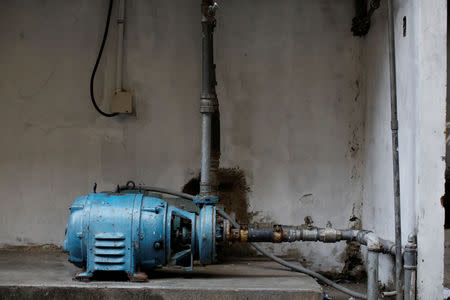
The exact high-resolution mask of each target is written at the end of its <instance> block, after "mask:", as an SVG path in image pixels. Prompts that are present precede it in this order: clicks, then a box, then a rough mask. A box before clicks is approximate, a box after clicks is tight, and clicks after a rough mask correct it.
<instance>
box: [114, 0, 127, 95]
mask: <svg viewBox="0 0 450 300" xmlns="http://www.w3.org/2000/svg"><path fill="white" fill-rule="evenodd" d="M124 23H125V0H119V5H118V13H117V70H116V92H120V91H122V77H123V73H122V72H123V36H124Z"/></svg>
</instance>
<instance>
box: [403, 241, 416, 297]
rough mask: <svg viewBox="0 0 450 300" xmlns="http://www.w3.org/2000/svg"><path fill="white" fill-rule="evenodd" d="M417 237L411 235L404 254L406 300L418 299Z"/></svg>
mask: <svg viewBox="0 0 450 300" xmlns="http://www.w3.org/2000/svg"><path fill="white" fill-rule="evenodd" d="M416 243H417V242H416V236H415V235H414V234H410V235H409V236H408V243H407V244H406V246H405V253H404V271H405V272H404V273H405V274H404V275H405V277H404V278H405V280H404V281H405V288H404V293H405V295H404V296H405V298H404V299H405V300H413V299H416V270H417V244H416Z"/></svg>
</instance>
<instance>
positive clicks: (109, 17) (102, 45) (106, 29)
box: [90, 0, 118, 117]
mask: <svg viewBox="0 0 450 300" xmlns="http://www.w3.org/2000/svg"><path fill="white" fill-rule="evenodd" d="M112 7H113V0H109V8H108V16H107V18H106V26H105V31H104V33H103V40H102V44H101V46H100V50H99V51H98V55H97V60H96V61H95V65H94V69H93V70H92V74H91V83H90V92H91V101H92V105H94V107H95V109H96V110H97V111H98V112H99V113H100V114H101V115H103V116H105V117H114V116H117V115H118V113H111V114H110V113H106V112H104V111H102V110H101V109H100V107H98V105H97V102H96V101H95V97H94V79H95V73H97V68H98V65H99V63H100V59H101V58H102V54H103V49H104V48H105V43H106V39H107V38H108V29H109V22H110V20H111V11H112Z"/></svg>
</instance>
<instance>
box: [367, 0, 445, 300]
mask: <svg viewBox="0 0 450 300" xmlns="http://www.w3.org/2000/svg"><path fill="white" fill-rule="evenodd" d="M446 5H447V3H446V1H440V0H439V1H427V2H426V4H425V3H424V2H423V1H395V37H396V47H397V55H396V59H397V79H398V82H397V89H398V112H399V113H398V114H399V115H398V117H399V153H400V186H401V209H402V222H401V225H402V241H403V244H405V243H406V240H407V237H408V235H409V234H410V233H416V234H417V235H418V259H419V264H418V282H417V286H418V296H419V299H440V298H442V269H443V241H444V234H443V224H444V220H443V212H444V211H443V208H442V206H441V200H440V199H441V196H442V195H443V194H444V168H445V100H446V99H445V94H446V24H447V20H446V11H447V9H446V8H447V6H446ZM377 14H378V16H377V17H376V18H374V20H373V22H372V29H371V33H370V34H369V35H368V36H367V38H366V39H365V40H364V41H363V42H362V44H361V46H362V53H364V54H363V68H364V70H365V72H364V80H363V89H364V97H365V98H366V101H367V106H366V108H367V109H366V117H365V120H366V122H365V141H366V143H365V152H364V153H365V158H364V161H365V162H366V168H365V172H364V198H363V199H364V200H363V207H364V209H363V214H362V221H363V222H362V223H363V227H364V228H366V229H369V230H374V231H375V232H377V233H378V234H379V235H380V236H381V237H383V238H387V239H390V240H394V204H393V184H392V154H391V149H392V142H391V136H390V104H389V101H390V93H389V65H388V63H389V62H388V60H387V56H388V43H387V41H388V40H387V19H386V18H387V11H386V5H384V6H382V7H381V9H380V11H379V12H377ZM392 273H393V264H392V261H391V259H390V258H389V257H386V256H382V257H381V259H380V274H381V280H382V281H383V282H384V283H386V284H389V283H392V280H393V278H392V276H391V275H390V274H392Z"/></svg>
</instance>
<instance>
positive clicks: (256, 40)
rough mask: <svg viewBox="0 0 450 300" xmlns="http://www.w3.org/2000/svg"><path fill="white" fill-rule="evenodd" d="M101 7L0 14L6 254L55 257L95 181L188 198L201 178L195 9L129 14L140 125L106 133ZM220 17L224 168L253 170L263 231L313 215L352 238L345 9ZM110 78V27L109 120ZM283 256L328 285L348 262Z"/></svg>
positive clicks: (355, 203)
mask: <svg viewBox="0 0 450 300" xmlns="http://www.w3.org/2000/svg"><path fill="white" fill-rule="evenodd" d="M106 5H107V1H75V2H74V1H33V2H31V1H1V3H0V17H1V19H2V20H3V22H4V23H5V24H8V26H2V27H0V37H1V39H2V40H3V41H7V42H4V43H2V47H0V66H1V69H2V72H1V73H0V98H1V99H2V108H3V117H2V118H1V119H0V126H1V128H3V130H2V140H3V143H2V147H1V148H0V165H1V169H0V198H1V199H2V200H1V201H0V224H1V225H0V243H2V244H28V243H60V242H61V241H62V239H63V236H64V227H65V224H66V221H67V217H68V212H69V211H68V207H69V206H70V204H71V203H72V201H73V200H74V199H75V198H76V197H78V196H81V195H83V194H86V193H89V192H91V190H92V186H93V183H94V182H97V183H98V185H99V189H102V190H104V189H113V188H114V186H115V185H116V184H118V183H123V182H125V181H126V180H128V179H134V180H136V181H138V182H141V183H145V184H152V185H159V186H165V187H172V188H176V189H180V188H181V187H182V186H183V184H184V183H185V182H187V181H188V180H189V179H190V178H191V177H192V176H195V175H196V174H197V172H198V170H199V163H200V156H199V154H200V147H199V146H200V122H199V121H200V114H199V111H198V101H199V87H200V65H199V62H200V24H199V20H200V17H199V1H195V0H192V1H181V0H180V1H129V2H128V6H127V17H128V23H127V27H126V51H125V67H124V69H125V76H124V77H125V87H126V88H127V89H129V90H130V91H132V92H133V95H134V101H135V104H136V109H137V115H136V116H135V117H118V118H112V119H107V118H104V117H102V116H99V115H98V114H97V113H96V112H95V111H94V109H93V107H92V106H91V104H90V102H89V101H90V100H89V93H88V83H89V76H90V72H91V68H92V66H93V63H94V60H95V56H96V53H97V49H98V45H99V41H100V39H101V35H102V31H103V24H104V20H105V13H106V10H107V7H106ZM222 6H223V7H222V8H221V9H220V10H219V13H218V27H217V35H216V42H217V43H216V45H217V50H216V57H217V77H218V82H219V86H218V94H219V98H220V105H221V112H222V120H223V123H222V128H223V130H222V139H223V143H222V145H223V146H222V152H223V155H222V158H223V159H222V166H225V167H235V166H239V167H240V168H241V169H243V170H244V171H245V174H246V176H247V180H248V182H249V184H250V188H251V194H250V196H249V206H250V207H249V211H250V212H253V213H255V214H257V215H256V216H255V217H254V221H273V222H280V223H286V224H301V223H303V219H304V217H305V216H312V218H313V220H314V221H315V223H316V224H317V225H319V226H324V225H325V224H326V223H327V222H328V221H331V223H332V224H333V225H335V226H337V227H341V228H347V227H350V226H353V225H355V222H350V221H349V219H350V217H353V216H355V217H357V218H359V216H360V204H361V201H362V194H363V193H362V184H361V183H362V179H361V176H362V166H363V162H362V157H363V155H362V151H361V149H362V136H363V129H362V128H363V126H362V125H363V112H364V110H363V106H364V101H363V99H361V97H360V87H359V84H360V83H359V78H360V74H359V72H360V47H359V39H357V38H354V37H352V35H351V32H350V31H349V28H350V24H351V19H352V17H353V5H352V3H351V1H348V0H340V1H325V0H324V1H308V0H304V1H296V0H291V1H287V0H286V1H283V2H282V3H278V2H277V1H271V0H266V1H258V2H257V3H256V2H250V1H244V2H242V1H232V0H230V1H226V2H224V3H223V4H222ZM115 11H116V10H114V13H115ZM113 23H114V22H113ZM114 72H115V29H114V28H113V29H112V30H111V34H110V39H109V41H108V43H107V45H106V50H105V55H104V58H103V60H102V63H101V65H100V69H99V72H98V76H97V78H96V87H95V92H96V95H97V98H98V101H99V103H100V104H102V105H103V107H105V109H107V103H108V99H109V97H110V96H111V93H112V91H113V83H114ZM356 223H357V222H356ZM290 249H293V250H290ZM297 249H299V250H297ZM275 250H276V253H277V254H286V253H289V254H290V255H295V256H300V257H304V258H305V259H306V264H311V265H313V266H314V267H315V268H316V269H319V270H324V271H339V270H340V269H341V268H342V266H343V265H344V260H345V255H344V250H345V245H344V244H339V245H326V246H321V247H317V246H315V245H307V244H302V245H297V244H295V245H289V246H283V247H279V248H277V249H275Z"/></svg>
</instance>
